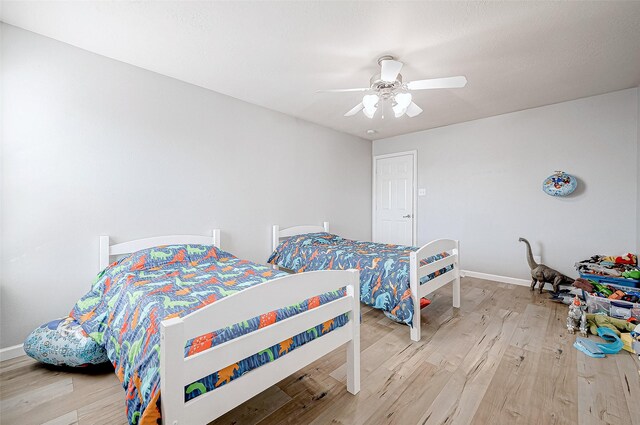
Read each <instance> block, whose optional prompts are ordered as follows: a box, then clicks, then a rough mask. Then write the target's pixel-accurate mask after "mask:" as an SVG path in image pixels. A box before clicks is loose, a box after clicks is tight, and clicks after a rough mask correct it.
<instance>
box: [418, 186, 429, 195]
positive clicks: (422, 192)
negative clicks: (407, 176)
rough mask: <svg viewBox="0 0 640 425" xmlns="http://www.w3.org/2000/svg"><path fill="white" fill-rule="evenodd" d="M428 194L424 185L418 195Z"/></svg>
mask: <svg viewBox="0 0 640 425" xmlns="http://www.w3.org/2000/svg"><path fill="white" fill-rule="evenodd" d="M426 195H427V189H425V188H424V187H421V188H419V189H418V196H426Z"/></svg>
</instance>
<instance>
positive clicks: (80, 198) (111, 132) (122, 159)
mask: <svg viewBox="0 0 640 425" xmlns="http://www.w3.org/2000/svg"><path fill="white" fill-rule="evenodd" d="M2 35H3V40H2V55H3V64H2V65H3V69H2V84H3V85H4V92H3V95H2V102H3V106H4V114H3V116H2V118H3V119H4V125H3V127H2V137H3V144H2V150H3V152H2V154H3V155H2V196H1V198H0V202H2V205H3V211H2V218H1V220H2V225H1V228H0V231H2V233H3V235H2V236H3V237H2V247H1V249H2V250H3V253H2V263H1V265H2V270H1V275H0V281H1V287H0V296H1V317H0V320H1V322H2V325H1V326H2V327H1V341H0V347H7V346H11V345H14V344H18V343H21V342H22V340H23V338H24V337H25V336H26V335H27V333H28V332H30V331H31V330H32V329H33V328H34V327H36V326H37V325H39V324H41V323H43V322H45V321H47V320H51V319H54V318H56V317H60V316H64V315H66V314H67V313H68V312H69V310H70V309H71V307H72V306H73V304H74V302H75V301H76V300H77V298H79V297H80V296H81V295H82V294H83V293H84V292H85V291H86V290H88V288H89V285H90V283H91V281H92V280H93V277H94V275H95V272H96V269H97V267H98V235H102V234H109V235H112V236H113V238H114V240H115V241H116V242H117V241H124V240H128V239H133V238H139V237H146V236H151V235H158V234H170V233H191V234H205V233H206V232H208V231H209V230H210V229H212V228H214V227H219V228H221V229H222V238H223V247H224V248H225V249H227V250H229V251H231V252H233V253H235V254H236V255H238V256H240V257H243V258H247V259H250V260H254V261H259V262H264V261H266V259H267V256H268V255H269V246H270V239H269V238H270V226H271V225H272V224H275V223H279V224H282V225H285V226H286V225H295V224H302V223H318V224H320V223H321V222H322V221H323V220H330V221H331V225H332V228H333V230H335V231H336V232H337V233H340V234H343V235H345V236H348V237H353V238H360V239H368V238H370V233H371V220H370V208H371V193H370V191H371V142H369V141H367V140H364V139H359V138H356V137H352V136H348V135H345V134H342V133H339V132H336V131H333V130H330V129H327V128H324V127H320V126H317V125H314V124H311V123H308V122H305V121H300V120H296V119H294V118H291V117H288V116H286V115H283V114H280V113H276V112H273V111H270V110H267V109H264V108H261V107H257V106H254V105H250V104H248V103H244V102H241V101H238V100H235V99H233V98H229V97H227V96H223V95H221V94H218V93H214V92H211V91H209V90H206V89H203V88H200V87H196V86H193V85H189V84H186V83H183V82H180V81H177V80H174V79H172V78H168V77H165V76H162V75H159V74H155V73H152V72H148V71H145V70H143V69H140V68H136V67H133V66H130V65H127V64H124V63H121V62H117V61H114V60H111V59H107V58H104V57H101V56H98V55H95V54H92V53H89V52H86V51H83V50H80V49H78V48H75V47H72V46H69V45H66V44H63V43H60V42H57V41H54V40H52V39H48V38H45V37H42V36H39V35H36V34H33V33H30V32H27V31H24V30H21V29H18V28H15V27H12V26H7V25H4V24H3V25H2ZM275 83H276V82H274V84H275Z"/></svg>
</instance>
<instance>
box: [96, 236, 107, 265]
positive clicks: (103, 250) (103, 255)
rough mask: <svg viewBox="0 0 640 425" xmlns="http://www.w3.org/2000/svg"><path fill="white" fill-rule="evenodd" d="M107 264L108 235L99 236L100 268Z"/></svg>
mask: <svg viewBox="0 0 640 425" xmlns="http://www.w3.org/2000/svg"><path fill="white" fill-rule="evenodd" d="M108 265H109V236H100V270H98V271H102V270H104V269H106V268H107V266H108Z"/></svg>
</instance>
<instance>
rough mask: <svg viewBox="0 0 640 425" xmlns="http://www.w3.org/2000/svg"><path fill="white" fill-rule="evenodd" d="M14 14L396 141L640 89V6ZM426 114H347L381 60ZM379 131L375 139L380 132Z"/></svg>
mask: <svg viewBox="0 0 640 425" xmlns="http://www.w3.org/2000/svg"><path fill="white" fill-rule="evenodd" d="M2 3H3V5H2V7H3V9H2V11H1V19H2V20H3V21H4V22H6V23H9V24H12V25H16V26H18V27H22V28H25V29H27V30H31V31H34V32H36V33H39V34H43V35H45V36H48V37H52V38H54V39H57V40H60V41H63V42H66V43H69V44H72V45H74V46H78V47H80V48H83V49H86V50H89V51H92V52H95V53H98V54H101V55H104V56H107V57H110V58H113V59H117V60H120V61H123V62H127V63H130V64H133V65H137V66H140V67H142V68H145V69H149V70H152V71H155V72H158V73H161V74H164V75H168V76H171V77H175V78H177V79H180V80H183V81H187V82H189V83H193V84H196V85H199V86H202V87H206V88H209V89H211V90H214V91H217V92H220V93H224V94H227V95H229V96H233V97H235V98H238V99H242V100H245V101H247V102H251V103H254V104H257V105H261V106H264V107H267V108H270V109H274V110H276V111H280V112H283V113H285V114H288V115H292V116H295V117H299V118H303V119H305V120H308V121H312V122H315V123H318V124H321V125H324V126H327V127H331V128H334V129H336V130H340V131H343V132H346V133H351V134H354V135H357V136H360V137H364V138H376V139H377V138H383V137H388V136H393V135H398V134H404V133H410V132H414V131H419V130H424V129H428V128H433V127H439V126H443V125H447V124H452V123H457V122H462V121H469V120H473V119H477V118H482V117H487V116H491V115H497V114H502V113H506V112H512V111H517V110H521V109H526V108H531V107H536V106H541V105H546V104H551V103H557V102H561V101H565V100H571V99H576V98H580V97H585V96H590V95H595V94H600V93H605V92H610V91H615V90H619V89H625V88H629V87H635V86H638V85H640V2H637V1H631V2H533V1H531V2H411V3H401V2H302V1H300V2H270V1H264V2H190V1H187V2H178V1H166V2H148V1H119V2H102V1H80V2H78V1H69V2H67V1H45V2H37V1H17V2H16V1H3V2H2ZM382 54H393V55H394V56H396V57H397V58H398V59H399V60H401V61H402V62H404V63H405V66H404V69H403V70H402V74H403V76H404V78H405V81H408V80H416V79H423V78H434V77H443V76H451V75H460V74H462V75H466V76H467V79H468V80H469V83H468V84H467V87H466V88H463V89H451V90H426V91H422V92H418V93H416V94H415V95H414V101H415V102H416V103H417V104H418V105H420V106H421V107H422V108H423V109H424V113H422V114H421V115H419V116H418V117H416V118H408V117H406V116H405V117H402V118H399V119H396V118H392V119H390V118H387V119H385V120H381V119H379V118H377V119H375V118H374V120H373V121H372V120H369V119H367V118H366V117H364V116H363V115H362V114H358V115H357V116H354V117H351V118H345V117H343V116H342V115H343V114H344V113H345V112H346V111H348V110H349V109H351V107H352V106H354V105H356V104H357V103H358V102H359V101H360V99H361V96H362V94H361V93H360V94H358V93H342V94H326V93H323V94H316V93H315V91H316V90H319V89H328V88H348V87H363V86H364V87H366V86H367V85H368V81H369V78H370V76H371V75H372V74H373V73H375V72H376V70H377V65H376V59H377V57H378V56H380V55H382ZM367 129H375V130H376V131H377V132H378V133H377V134H376V135H374V136H368V135H367V134H366V130H367Z"/></svg>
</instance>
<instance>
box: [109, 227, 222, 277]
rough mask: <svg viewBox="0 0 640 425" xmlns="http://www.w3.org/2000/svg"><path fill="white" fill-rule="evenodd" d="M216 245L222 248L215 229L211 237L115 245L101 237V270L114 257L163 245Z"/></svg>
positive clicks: (154, 239) (174, 237)
mask: <svg viewBox="0 0 640 425" xmlns="http://www.w3.org/2000/svg"><path fill="white" fill-rule="evenodd" d="M179 244H193V245H215V246H216V247H218V248H220V229H213V230H212V231H211V236H197V235H167V236H155V237H152V238H145V239H135V240H132V241H128V242H122V243H118V244H115V245H110V244H109V236H100V270H104V269H105V268H106V267H107V266H108V265H109V264H110V262H111V260H110V258H111V256H112V255H125V254H131V253H132V252H136V251H140V250H141V249H147V248H153V247H154V246H161V245H179Z"/></svg>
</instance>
